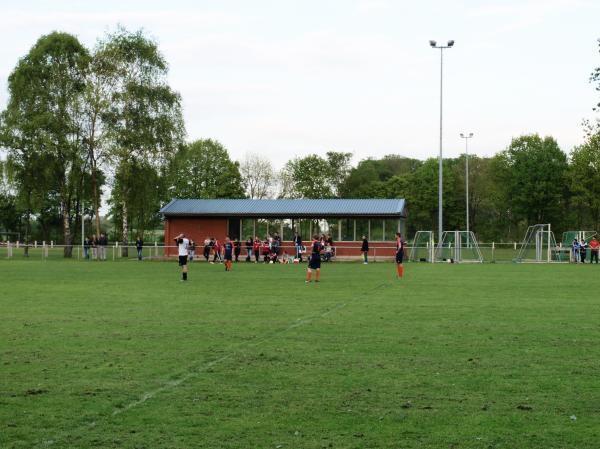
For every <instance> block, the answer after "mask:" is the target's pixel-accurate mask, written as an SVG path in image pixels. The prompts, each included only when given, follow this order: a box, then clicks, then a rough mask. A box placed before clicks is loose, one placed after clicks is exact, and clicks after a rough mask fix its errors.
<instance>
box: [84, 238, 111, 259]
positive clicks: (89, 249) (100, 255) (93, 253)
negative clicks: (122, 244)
mask: <svg viewBox="0 0 600 449" xmlns="http://www.w3.org/2000/svg"><path fill="white" fill-rule="evenodd" d="M107 246H108V237H107V236H106V234H104V233H103V232H101V233H100V236H98V237H97V236H96V234H93V235H92V238H91V239H90V238H89V237H87V236H86V237H85V238H84V239H83V257H84V259H88V260H89V259H90V258H91V259H92V260H106V247H107Z"/></svg>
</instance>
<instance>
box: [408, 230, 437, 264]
mask: <svg viewBox="0 0 600 449" xmlns="http://www.w3.org/2000/svg"><path fill="white" fill-rule="evenodd" d="M434 248H435V244H434V241H433V231H417V233H416V234H415V238H414V239H413V242H412V246H411V248H410V257H409V260H410V261H411V262H433V261H434Z"/></svg>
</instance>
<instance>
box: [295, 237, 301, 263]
mask: <svg viewBox="0 0 600 449" xmlns="http://www.w3.org/2000/svg"><path fill="white" fill-rule="evenodd" d="M294 248H295V249H296V259H298V260H299V261H300V262H302V237H300V234H298V233H297V232H294Z"/></svg>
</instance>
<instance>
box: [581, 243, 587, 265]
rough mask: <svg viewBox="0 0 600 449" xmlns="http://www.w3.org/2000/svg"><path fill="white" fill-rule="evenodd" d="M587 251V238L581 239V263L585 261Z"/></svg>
mask: <svg viewBox="0 0 600 449" xmlns="http://www.w3.org/2000/svg"><path fill="white" fill-rule="evenodd" d="M586 252H587V243H585V240H583V239H581V241H580V242H579V257H580V259H581V263H585V256H586Z"/></svg>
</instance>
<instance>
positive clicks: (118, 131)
mask: <svg viewBox="0 0 600 449" xmlns="http://www.w3.org/2000/svg"><path fill="white" fill-rule="evenodd" d="M95 57H96V58H97V60H98V61H100V62H99V63H98V64H99V65H100V67H101V70H102V71H101V73H102V74H103V79H106V80H107V83H110V89H109V91H108V98H109V99H110V101H109V103H108V106H107V108H105V109H102V110H101V113H100V116H101V119H102V123H103V127H104V132H105V138H106V140H107V143H106V145H107V146H108V152H107V161H108V162H109V163H110V164H111V165H112V166H113V167H114V171H115V173H117V176H116V177H115V184H114V186H113V190H114V192H113V198H112V202H113V204H117V203H119V202H120V206H119V208H118V209H119V210H120V212H121V214H120V217H121V223H120V228H121V229H122V238H121V241H122V243H123V244H124V246H123V256H127V248H126V247H125V244H126V243H127V241H128V239H129V218H130V211H129V209H130V207H131V205H130V203H129V199H130V198H132V197H133V196H136V195H138V194H139V193H140V192H133V191H132V189H134V186H135V185H136V183H137V179H135V177H134V176H133V173H134V172H135V170H133V169H132V167H142V166H144V164H150V165H153V166H155V167H158V166H160V165H161V164H163V163H164V162H165V161H166V160H168V159H169V158H170V157H171V155H173V154H174V153H175V151H176V150H177V148H178V147H179V146H180V145H181V143H182V140H183V136H184V133H185V132H184V125H183V119H182V115H181V97H180V95H179V94H178V93H177V92H174V91H173V90H171V88H170V87H169V85H168V83H167V73H168V70H167V64H166V61H165V59H164V57H163V56H162V55H161V54H160V52H159V50H158V47H157V45H156V43H155V42H154V41H152V40H150V39H149V38H148V37H146V36H145V35H144V34H143V33H142V32H141V31H138V32H135V33H131V32H128V31H127V30H125V29H123V28H119V29H118V30H117V31H116V32H115V33H113V34H110V35H108V36H107V37H106V39H105V40H103V41H101V42H100V43H99V45H98V48H97V50H96V55H95ZM146 191H147V190H143V192H146ZM138 199H139V197H138ZM144 201H145V202H147V203H148V204H152V198H144ZM117 216H119V215H117Z"/></svg>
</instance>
